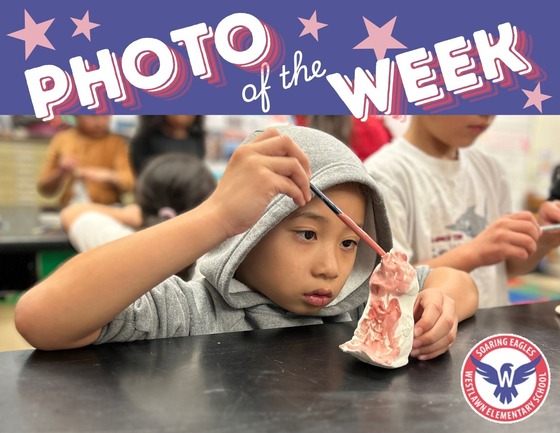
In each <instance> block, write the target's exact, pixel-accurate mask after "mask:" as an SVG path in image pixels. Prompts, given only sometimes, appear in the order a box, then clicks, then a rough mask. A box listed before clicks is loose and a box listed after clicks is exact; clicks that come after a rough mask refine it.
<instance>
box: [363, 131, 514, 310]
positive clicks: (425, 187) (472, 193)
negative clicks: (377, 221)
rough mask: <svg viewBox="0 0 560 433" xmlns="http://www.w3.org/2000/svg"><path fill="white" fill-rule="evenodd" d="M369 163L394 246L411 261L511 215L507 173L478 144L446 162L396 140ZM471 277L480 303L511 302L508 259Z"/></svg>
mask: <svg viewBox="0 0 560 433" xmlns="http://www.w3.org/2000/svg"><path fill="white" fill-rule="evenodd" d="M364 163H365V165H366V168H367V170H368V172H369V173H370V174H371V175H372V177H373V178H374V179H375V181H376V182H377V184H378V186H379V188H380V189H381V191H382V193H383V196H384V198H385V204H386V206H387V212H388V216H389V222H390V225H391V230H392V232H393V239H394V242H395V246H397V247H400V248H401V249H403V250H404V252H405V253H406V254H407V255H408V258H409V260H410V262H411V263H417V262H422V261H425V260H429V259H432V258H434V257H438V256H440V255H442V254H443V253H445V252H447V251H449V250H451V249H453V248H455V247H457V246H459V245H461V244H463V243H466V242H468V241H470V240H472V239H473V238H474V237H476V235H478V234H479V233H480V232H481V231H482V230H484V228H486V227H487V226H488V225H489V223H490V222H492V221H494V220H495V219H497V218H499V217H501V216H503V215H505V214H508V213H511V198H510V189H509V185H508V183H507V180H506V178H505V171H504V170H503V169H502V168H501V166H500V165H499V163H498V161H496V160H495V159H494V158H492V157H490V156H489V155H487V154H485V153H483V152H482V151H480V150H478V149H476V148H473V147H470V148H467V149H460V150H459V158H458V160H454V161H452V160H443V159H439V158H434V157H432V156H430V155H428V154H426V153H425V152H423V151H421V150H420V149H418V148H417V147H415V146H413V145H411V144H410V143H409V142H407V141H406V140H405V139H404V138H397V139H396V140H394V141H393V142H392V143H391V144H389V145H387V146H384V147H383V148H381V149H380V150H379V151H378V152H376V153H374V154H373V155H371V156H370V157H369V158H368V159H367V160H366V161H365V162H364ZM471 276H472V277H473V279H474V280H475V282H476V284H477V286H478V290H479V307H481V308H487V307H495V306H501V305H507V304H508V303H509V300H508V286H507V272H506V267H505V263H503V262H502V263H500V264H498V265H493V266H484V267H480V268H478V269H475V270H474V271H472V272H471Z"/></svg>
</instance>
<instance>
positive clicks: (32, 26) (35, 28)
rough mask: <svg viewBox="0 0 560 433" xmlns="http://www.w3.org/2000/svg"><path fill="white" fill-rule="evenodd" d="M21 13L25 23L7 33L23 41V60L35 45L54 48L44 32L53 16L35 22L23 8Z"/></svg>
mask: <svg viewBox="0 0 560 433" xmlns="http://www.w3.org/2000/svg"><path fill="white" fill-rule="evenodd" d="M23 13H24V23H25V24H24V26H23V29H21V30H18V31H17V32H12V33H8V36H10V37H12V38H16V39H20V40H22V41H24V42H25V60H27V58H28V57H29V55H30V54H31V53H32V52H33V50H34V49H35V47H36V46H37V45H40V46H42V47H45V48H50V49H51V50H54V49H55V48H54V47H53V45H52V44H51V41H49V39H48V38H47V37H46V36H45V33H46V32H47V30H48V28H49V27H50V26H51V24H52V22H53V21H54V18H53V19H51V20H48V21H43V22H42V23H36V22H35V21H34V20H33V18H31V15H29V13H27V11H26V10H25V9H24V10H23Z"/></svg>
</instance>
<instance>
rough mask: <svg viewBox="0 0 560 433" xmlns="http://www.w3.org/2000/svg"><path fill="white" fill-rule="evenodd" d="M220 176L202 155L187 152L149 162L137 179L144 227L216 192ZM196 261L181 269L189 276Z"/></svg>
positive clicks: (187, 209)
mask: <svg viewBox="0 0 560 433" xmlns="http://www.w3.org/2000/svg"><path fill="white" fill-rule="evenodd" d="M216 183H217V182H216V178H215V177H214V175H213V174H212V172H211V171H210V169H209V168H208V166H207V165H206V163H205V162H204V161H202V160H201V159H200V158H198V157H196V156H193V155H189V154H186V153H166V154H163V155H160V156H158V157H156V158H154V159H152V160H150V161H149V162H148V164H147V165H146V167H145V168H144V170H142V173H141V174H140V176H139V178H138V181H137V183H136V192H135V198H136V203H138V205H139V206H140V209H141V210H142V221H143V228H146V227H149V226H152V225H155V224H158V223H160V222H162V221H165V220H166V219H169V218H170V217H173V216H175V215H179V214H181V213H183V212H187V211H189V210H191V209H193V208H195V207H196V206H198V205H199V204H200V203H202V202H203V201H204V200H206V199H207V198H208V196H210V194H212V192H213V191H214V189H215V188H216ZM193 271H194V265H192V266H190V267H188V268H186V269H184V270H183V271H181V273H178V274H177V275H179V276H180V277H181V278H183V279H185V280H188V279H190V278H191V277H192V273H193Z"/></svg>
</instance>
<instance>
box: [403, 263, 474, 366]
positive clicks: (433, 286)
mask: <svg viewBox="0 0 560 433" xmlns="http://www.w3.org/2000/svg"><path fill="white" fill-rule="evenodd" d="M424 287H425V288H424V289H423V290H422V291H420V293H419V294H418V298H417V299H416V304H415V305H414V320H415V322H416V323H415V326H414V343H413V346H412V347H413V349H412V352H411V355H412V356H414V357H417V358H418V359H420V360H426V359H432V358H435V357H436V356H439V355H441V354H442V353H444V352H446V351H447V350H448V349H449V347H451V345H452V344H453V342H454V341H455V338H456V337H457V325H458V322H460V321H462V320H464V319H467V318H469V317H471V316H472V315H474V313H475V312H476V309H477V308H478V289H477V287H476V285H475V283H474V281H473V279H472V278H471V276H470V275H469V274H467V273H466V272H463V271H458V270H456V269H452V268H445V267H442V268H436V269H432V270H431V271H430V273H429V275H428V276H427V277H426V280H425V282H424Z"/></svg>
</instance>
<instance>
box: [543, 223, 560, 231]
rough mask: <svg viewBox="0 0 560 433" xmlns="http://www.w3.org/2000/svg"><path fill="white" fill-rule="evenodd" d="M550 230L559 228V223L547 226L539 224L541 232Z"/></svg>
mask: <svg viewBox="0 0 560 433" xmlns="http://www.w3.org/2000/svg"><path fill="white" fill-rule="evenodd" d="M551 230H560V224H550V225H548V226H541V231H542V232H548V231H551Z"/></svg>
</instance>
